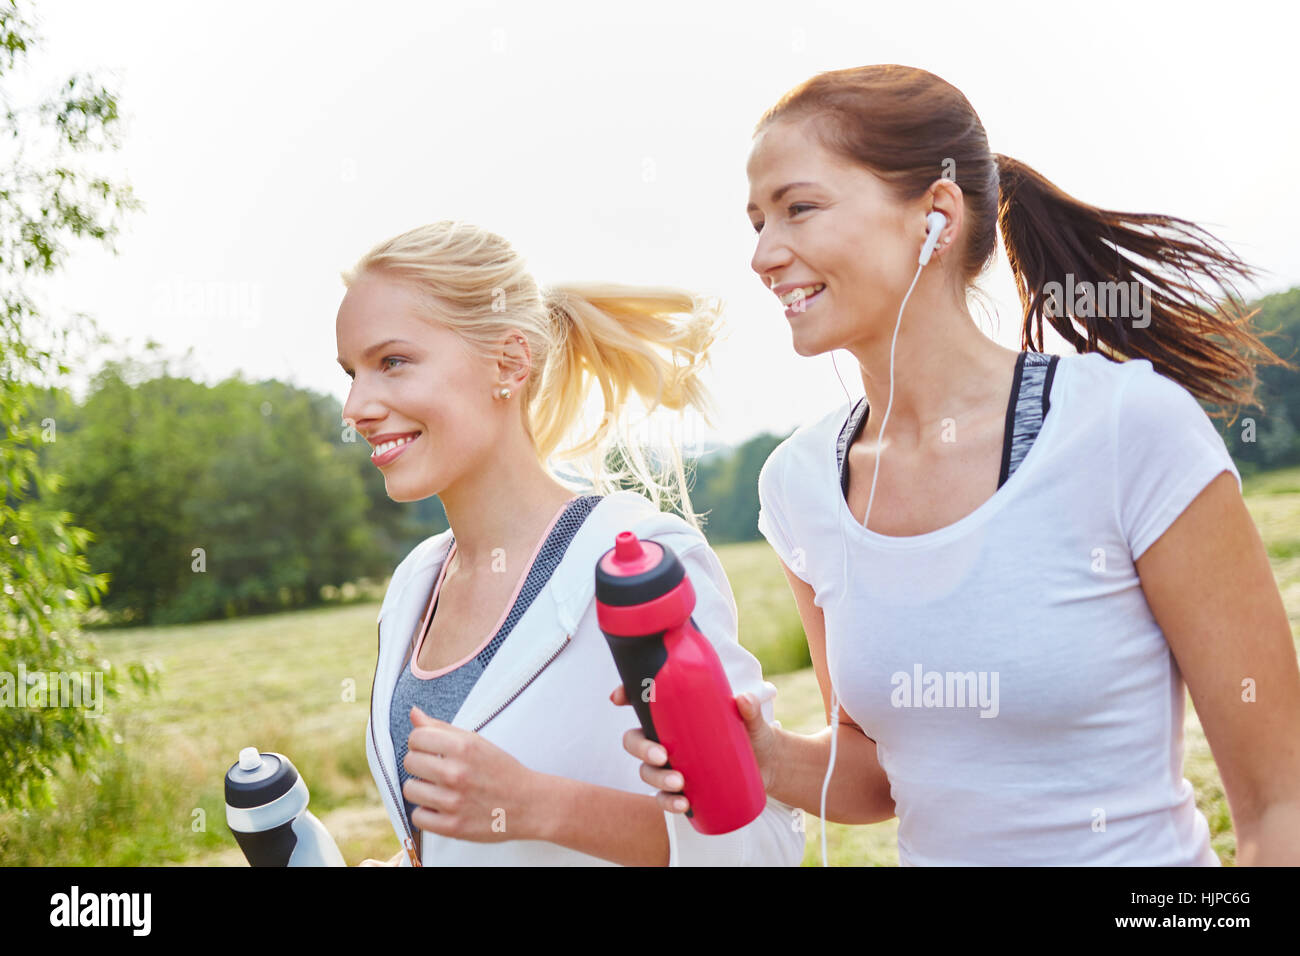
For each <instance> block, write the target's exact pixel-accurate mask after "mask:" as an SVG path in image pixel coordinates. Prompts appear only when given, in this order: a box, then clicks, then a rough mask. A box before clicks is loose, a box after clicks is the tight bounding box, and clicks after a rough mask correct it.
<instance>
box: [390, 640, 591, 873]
mask: <svg viewBox="0 0 1300 956" xmlns="http://www.w3.org/2000/svg"><path fill="white" fill-rule="evenodd" d="M382 626H383V625H382V622H381V623H380V624H379V625H377V626H376V631H377V632H378V634H379V642H380V644H382V642H383V633H382V631H381V630H380V628H382ZM571 639H572V636H571V635H568V634H566V635H565V636H564V643H563V644H561V645H560V646H559V647H558V648H556V650H555V653H554V654H552V655H551V656H550V657H548V658H547V659H546V660H545V661H544V662H543V663H542V666H541V667H539V668H537V670H536V671H534V672H533V675H532V676H531V677H529V678H528V680H526V681H524V682H523V684H521V685H520V686H519V689H518V690H516V691H515V692H514V693H513V694H511V695H510V696H509V697H508V698H506V700H505V701H504V702H503V703H502V704H501V706H500V707H498V708H497V709H496V710H494V711H492V713H490V714H488V716H487V717H486V718H484V719H483V720H482V721H480V722H479V724H478V726H476V727H475V728H474V731H473V732H474V733H478V732H479V731H480V730H482V729H483V728H484V727H486V726H487V725H488V724H489V723H490V722H491V721H492V720H493V718H495V717H496V716H497V714H499V713H501V711H503V710H505V709H506V708H507V707H509V706H510V704H511V703H513V702H514V701H515V699H516V698H518V697H519V695H520V694H522V693H523V692H524V691H525V690H527V689H528V686H529V685H530V684H532V682H533V681H535V680H537V678H538V677H539V676H540V675H541V673H542V671H544V670H546V668H548V667H550V666H551V663H552V662H553V661H554V660H555V659H556V658H557V657H559V656H560V654H561V652H563V650H564V649H565V648H566V647H568V646H569V642H570V640H571ZM378 661H379V653H378V651H377V652H376V655H375V673H374V676H372V677H371V678H370V742H371V743H372V744H373V745H374V748H375V757H376V758H377V760H378V761H379V769H380V771H382V772H383V774H384V783H386V784H387V785H388V793H389V795H390V796H392V798H393V803H394V805H396V807H397V812H398V816H400V817H401V818H402V827H403V829H405V830H406V834H407V839H406V843H405V849H406V855H407V856H409V857H410V858H411V865H412V866H423V865H424V864H423V863H421V862H420V854H419V853H418V852H417V851H416V849H415V835H414V834H412V833H411V827H410V824H409V823H408V822H407V819H406V808H405V807H404V806H403V805H402V803H401V802H400V801H399V800H398V799H397V794H396V793H394V791H393V783H392V780H391V779H389V776H388V769H387V768H386V767H385V766H384V759H383V757H382V756H381V755H380V752H379V742H378V741H377V740H375V678H376V677H378V676H379V663H378Z"/></svg>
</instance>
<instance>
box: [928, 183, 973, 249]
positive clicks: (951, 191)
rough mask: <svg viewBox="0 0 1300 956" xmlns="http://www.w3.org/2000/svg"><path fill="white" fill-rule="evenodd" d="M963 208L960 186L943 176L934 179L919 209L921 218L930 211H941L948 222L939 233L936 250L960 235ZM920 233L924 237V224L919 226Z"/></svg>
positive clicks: (950, 243) (948, 244) (945, 246)
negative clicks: (920, 209)
mask: <svg viewBox="0 0 1300 956" xmlns="http://www.w3.org/2000/svg"><path fill="white" fill-rule="evenodd" d="M964 208H965V204H964V203H963V202H962V192H961V187H960V186H958V185H957V183H956V182H955V181H954V180H951V179H948V178H947V177H946V176H945V177H941V178H939V179H936V180H935V181H934V184H933V185H931V186H930V189H929V190H928V191H927V193H926V198H925V202H924V209H922V211H921V217H922V219H924V217H925V216H927V215H929V214H930V213H932V212H941V213H943V214H944V216H945V217H947V219H948V224H947V225H946V226H944V227H943V230H942V231H941V232H940V233H939V244H938V245H937V246H935V249H936V250H943V249H947V248H949V247H950V246H951V245H952V243H953V242H954V241H955V240H956V238H957V237H958V236H960V235H961V231H962V226H963V220H964V217H963V215H962V212H963V210H964ZM921 234H922V236H923V237H924V235H925V226H924V225H922V226H921Z"/></svg>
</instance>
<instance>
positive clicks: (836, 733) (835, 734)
mask: <svg viewBox="0 0 1300 956" xmlns="http://www.w3.org/2000/svg"><path fill="white" fill-rule="evenodd" d="M926 258H929V257H928V256H927V257H926ZM924 268H925V263H924V262H922V263H921V264H920V265H918V266H917V267H916V275H915V276H913V277H912V284H911V285H910V286H908V287H907V294H906V295H904V296H903V304H902V305H900V306H899V307H898V321H897V322H895V323H894V339H893V341H892V342H890V343H889V402H888V403H887V404H886V406H885V417H884V418H882V419H881V421H880V435H879V436H878V437H877V439H876V466H875V468H874V469H873V471H872V474H871V493H870V494H869V495H868V497H867V512H866V514H865V515H863V516H862V527H863V528H866V527H867V521H868V520H869V519H870V517H871V503H872V502H873V501H874V500H875V498H876V478H877V477H878V476H879V475H880V455H881V453H882V452H883V451H884V439H885V425H886V424H887V423H888V422H889V413H890V411H891V410H892V409H893V407H894V348H895V347H896V346H897V345H898V330H899V329H900V328H901V327H902V325H903V309H905V308H906V307H907V300H908V299H910V298H911V297H912V290H913V289H915V288H916V283H917V280H918V279H920V278H921V270H922V269H924ZM868 411H870V410H869V409H868ZM844 454H845V456H846V457H847V456H848V449H847V448H846V449H845V451H844ZM836 504H837V506H838V502H837V503H836ZM837 512H838V507H837ZM835 526H836V527H837V528H839V529H840V544H841V547H842V554H843V555H844V563H843V568H844V569H845V574H844V581H843V587H845V588H847V587H848V575H847V567H848V546H847V544H845V542H844V526H843V524H841V523H840V521H838V520H836V522H835ZM868 530H870V529H868ZM825 650H826V676H827V679H828V680H829V681H830V685H831V758H830V761H829V763H828V764H827V765H826V778H825V779H824V780H823V781H822V803H821V816H820V819H821V831H822V866H829V865H830V864H829V863H828V862H827V854H826V793H827V791H829V790H830V786H831V774H832V773H834V772H835V750H836V745H837V744H838V743H839V737H840V708H839V699H838V696H837V695H836V693H835V679H834V677H833V676H831V658H830V642H829V641H827V642H826V645H825Z"/></svg>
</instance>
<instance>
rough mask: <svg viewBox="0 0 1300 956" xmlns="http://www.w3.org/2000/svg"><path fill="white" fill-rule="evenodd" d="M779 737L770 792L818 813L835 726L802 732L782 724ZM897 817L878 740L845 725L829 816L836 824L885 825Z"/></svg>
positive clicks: (841, 731)
mask: <svg viewBox="0 0 1300 956" xmlns="http://www.w3.org/2000/svg"><path fill="white" fill-rule="evenodd" d="M773 729H774V730H775V731H776V735H777V760H776V772H775V775H774V776H775V779H774V780H773V781H772V786H770V787H769V788H768V791H767V792H768V795H769V796H771V797H774V798H775V799H777V800H780V801H781V802H782V803H785V804H789V805H790V806H792V807H799V808H800V809H802V810H806V811H808V812H809V813H811V814H813V815H814V816H817V815H819V814H820V812H821V801H822V783H823V781H824V780H825V777H826V767H827V765H828V764H829V763H830V757H831V728H830V727H827V728H825V729H824V730H821V731H819V732H818V733H815V734H797V733H793V732H792V731H788V730H785V729H784V728H782V727H776V728H773ZM893 816H894V799H893V797H892V796H890V791H889V778H888V777H886V776H885V772H884V770H882V769H881V767H880V764H879V763H878V762H877V760H876V744H875V742H874V741H873V740H872V739H871V738H870V737H868V736H867V735H866V734H864V733H863V732H862V731H861V730H859V729H858V728H856V727H851V726H846V725H844V724H841V725H840V727H839V743H838V745H837V746H836V748H835V772H834V773H833V774H832V775H831V785H830V788H829V789H828V790H827V792H826V819H827V820H829V821H830V822H831V823H850V824H863V823H880V822H881V821H882V820H888V819H890V818H891V817H893Z"/></svg>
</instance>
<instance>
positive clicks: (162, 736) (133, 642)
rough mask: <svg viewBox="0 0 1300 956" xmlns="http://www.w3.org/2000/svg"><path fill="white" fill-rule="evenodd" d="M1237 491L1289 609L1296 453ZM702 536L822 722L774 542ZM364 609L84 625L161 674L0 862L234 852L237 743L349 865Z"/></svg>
mask: <svg viewBox="0 0 1300 956" xmlns="http://www.w3.org/2000/svg"><path fill="white" fill-rule="evenodd" d="M1246 501H1247V506H1248V508H1249V509H1250V512H1251V515H1252V516H1253V517H1254V519H1255V522H1256V525H1257V526H1258V527H1259V529H1260V532H1261V535H1262V537H1263V539H1264V542H1265V544H1266V546H1267V548H1268V553H1269V556H1270V560H1271V562H1272V566H1273V572H1274V575H1275V577H1276V579H1277V583H1278V587H1279V589H1280V591H1281V593H1282V597H1283V599H1284V601H1285V603H1286V607H1287V610H1288V614H1289V616H1290V618H1291V620H1292V621H1293V622H1295V621H1296V619H1297V617H1298V616H1300V469H1289V470H1286V471H1280V472H1271V473H1268V474H1265V475H1261V476H1259V477H1258V478H1254V479H1249V480H1247V482H1246ZM717 551H718V554H719V556H720V557H721V559H722V562H723V564H724V565H725V567H726V570H727V573H728V576H729V578H730V580H731V582H732V587H733V590H734V592H735V596H736V602H737V605H738V607H739V608H740V633H741V640H742V643H744V644H745V646H746V647H748V648H749V649H750V650H751V651H752V652H753V653H754V654H755V656H757V657H758V658H759V660H760V661H762V662H763V668H764V672H765V675H766V676H767V678H768V679H769V680H771V681H772V682H773V683H774V684H775V685H776V686H777V688H778V689H779V694H778V696H777V699H776V716H777V718H778V719H779V720H780V721H781V723H782V726H784V727H786V728H787V729H791V730H798V731H803V732H812V731H816V730H817V729H819V728H821V727H824V726H825V717H824V712H823V708H822V700H821V695H820V692H819V691H818V688H817V682H816V680H815V678H814V676H813V673H812V670H811V668H810V667H809V658H808V650H807V646H806V644H805V642H804V638H803V630H802V627H801V626H800V623H799V617H798V614H797V612H796V610H795V606H794V601H793V598H792V597H791V595H790V591H789V588H788V586H787V584H786V581H785V578H784V576H783V574H782V573H781V569H780V565H779V563H778V561H777V559H776V556H775V554H774V553H773V552H772V551H771V549H770V548H769V547H768V545H767V544H766V543H765V542H761V541H759V542H750V543H745V544H734V545H723V546H720V547H719V548H718V549H717ZM377 613H378V603H377V601H376V602H365V603H355V604H349V605H344V606H331V607H328V608H323V609H316V610H310V611H299V612H287V613H282V614H275V615H267V616H262V617H250V618H242V619H237V620H231V621H221V622H210V623H203V624H198V625H188V626H184V627H160V628H138V629H125V630H114V631H109V632H102V633H98V634H97V635H96V638H97V641H98V643H99V646H100V648H101V649H102V650H103V651H104V652H105V654H106V656H109V657H111V658H113V659H115V660H131V659H140V658H146V659H151V660H153V661H155V662H157V663H158V665H160V667H161V671H162V673H161V682H162V683H161V689H160V690H159V691H157V692H155V693H153V694H150V695H141V694H140V693H138V692H137V691H136V690H135V688H134V687H133V686H132V685H130V683H129V682H128V681H125V680H123V681H122V684H123V685H124V690H123V695H122V697H121V698H120V699H119V700H118V702H116V703H115V704H114V705H113V706H112V707H111V708H110V709H109V710H108V711H107V712H106V713H105V716H104V718H102V719H104V720H107V721H109V722H110V725H111V728H112V733H113V734H114V740H115V743H116V747H115V748H114V749H113V750H112V751H111V752H109V753H108V754H106V755H105V756H104V757H103V758H102V759H100V760H99V762H98V764H97V770H96V772H95V773H93V774H92V773H85V774H80V775H78V774H76V773H74V772H73V771H72V770H71V768H70V767H68V768H63V769H62V770H61V771H60V772H59V773H58V775H57V780H56V784H55V793H56V795H57V806H55V807H54V808H52V809H45V810H40V811H29V812H9V813H4V814H0V864H3V865H7V866H41V865H73V866H96V865H114V866H141V865H149V866H159V865H197V866H211V865H217V866H227V865H229V866H242V865H246V864H245V862H244V859H243V856H242V854H241V853H240V852H239V849H238V847H237V846H236V845H235V841H234V838H233V837H232V836H231V835H230V832H229V830H228V829H227V827H226V823H225V813H224V803H223V793H222V779H223V775H224V773H225V771H226V769H227V768H228V767H229V766H230V765H231V764H232V763H233V762H234V760H235V758H236V757H237V755H238V753H239V750H240V749H241V748H243V747H248V746H256V747H257V748H258V749H260V750H263V751H279V752H281V753H285V754H288V755H289V756H290V757H291V758H292V759H293V761H294V763H295V764H296V765H297V767H298V769H299V770H300V771H301V772H302V774H303V777H304V779H305V780H306V782H307V784H308V787H309V788H310V790H311V809H312V811H313V812H314V813H315V814H316V815H317V816H318V817H320V819H321V820H322V821H323V822H324V823H325V825H326V826H327V827H328V828H329V830H330V832H331V833H332V834H333V836H334V838H335V840H336V841H337V843H338V844H339V847H340V849H341V850H342V851H343V855H344V857H345V858H346V859H347V861H348V863H349V864H356V863H359V862H360V861H361V860H362V859H364V858H366V857H376V858H380V859H386V858H388V857H389V856H391V855H392V854H393V853H395V852H396V851H397V849H398V845H397V841H396V838H395V836H394V834H393V832H392V829H391V827H390V826H389V823H388V818H387V816H386V814H385V813H384V810H383V808H382V805H381V804H380V801H379V794H378V791H377V789H376V786H375V783H374V781H373V780H372V778H371V776H370V771H369V768H368V766H367V764H366V759H365V750H364V742H363V737H364V734H365V726H366V715H367V707H368V703H369V696H370V686H371V678H372V676H373V672H374V665H375V655H376V650H377V643H376V641H377V636H376V628H375V617H376V614H377ZM1293 635H1294V623H1293ZM606 690H607V689H605V688H601V689H600V692H601V693H602V694H603V693H605V692H606ZM1185 732H1186V762H1185V766H1184V773H1185V776H1186V777H1187V779H1189V780H1190V781H1191V782H1192V784H1193V785H1194V787H1195V789H1196V798H1197V803H1198V805H1199V806H1200V808H1201V810H1202V812H1203V813H1204V814H1205V816H1206V818H1207V819H1208V820H1209V824H1210V831H1211V835H1212V839H1213V846H1214V849H1215V851H1216V852H1217V853H1218V854H1219V857H1220V859H1221V860H1222V861H1223V862H1224V863H1225V864H1228V865H1231V864H1232V863H1233V862H1234V861H1235V854H1236V841H1235V839H1234V836H1233V832H1232V824H1231V818H1230V816H1229V813H1228V805H1227V801H1226V799H1225V797H1224V793H1223V787H1222V785H1221V782H1220V779H1219V774H1218V771H1217V769H1216V767H1215V764H1214V760H1213V757H1212V756H1211V754H1210V750H1209V746H1208V744H1207V743H1206V740H1205V737H1204V735H1203V734H1202V732H1201V727H1200V724H1199V722H1198V720H1197V718H1196V712H1195V710H1194V708H1193V706H1192V703H1191V700H1190V697H1189V699H1188V701H1187V719H1186V725H1185ZM629 759H630V758H629ZM805 818H806V826H807V846H806V850H805V856H804V865H819V864H820V862H821V850H820V828H819V821H818V820H817V818H816V817H815V816H813V815H811V814H806V815H805ZM896 829H897V821H893V820H891V821H889V822H887V823H881V824H876V825H873V826H842V825H839V824H830V825H829V827H828V828H827V846H828V850H829V854H830V862H831V863H832V865H873V866H896V865H897V863H898V854H897V849H896V845H895V834H896Z"/></svg>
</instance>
